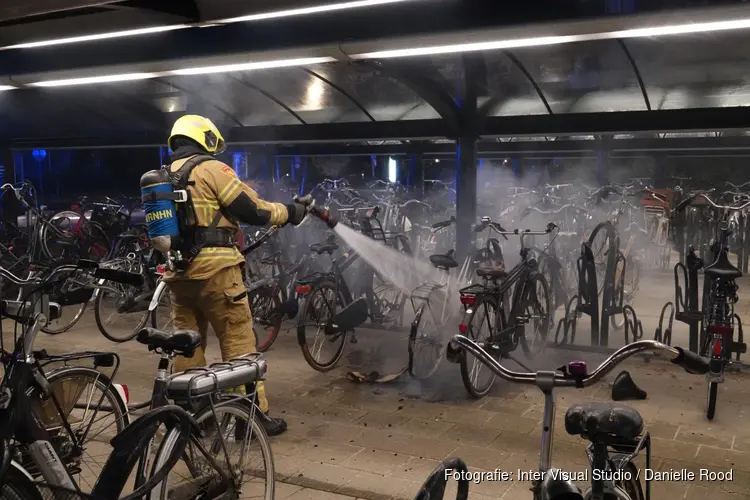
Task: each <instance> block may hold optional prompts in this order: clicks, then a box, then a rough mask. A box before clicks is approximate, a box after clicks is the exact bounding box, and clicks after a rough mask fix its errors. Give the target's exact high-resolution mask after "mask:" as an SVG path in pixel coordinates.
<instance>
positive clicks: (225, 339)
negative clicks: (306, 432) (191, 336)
mask: <svg viewBox="0 0 750 500" xmlns="http://www.w3.org/2000/svg"><path fill="white" fill-rule="evenodd" d="M168 285H169V290H170V292H171V294H170V298H171V300H172V314H173V316H174V324H175V328H177V329H182V330H195V331H198V332H199V333H200V334H201V337H202V338H203V342H202V346H201V347H199V348H198V349H197V350H196V351H195V356H193V357H192V358H185V357H183V356H178V357H177V359H176V360H175V364H174V370H175V372H179V371H184V370H187V369H188V368H196V367H200V366H206V356H205V349H206V343H207V342H206V340H207V333H208V325H209V324H210V325H211V327H212V328H213V330H214V332H215V333H216V336H217V337H218V339H219V345H220V346H221V359H222V361H228V360H230V359H232V358H236V357H238V356H242V355H244V354H248V353H251V352H255V334H253V318H252V315H251V314H250V306H249V304H248V301H247V294H246V293H245V292H246V290H245V284H244V282H243V279H242V267H241V265H240V264H238V265H235V266H231V267H225V268H223V269H221V270H219V271H217V272H216V273H215V274H213V275H212V276H211V277H210V278H208V279H205V280H176V281H170V282H169V283H168ZM257 390H258V405H259V406H260V409H261V410H262V411H263V412H268V400H267V399H266V393H265V390H264V388H263V383H262V382H259V383H258V388H257Z"/></svg>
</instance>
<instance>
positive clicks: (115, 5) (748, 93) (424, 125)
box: [0, 0, 750, 147]
mask: <svg viewBox="0 0 750 500" xmlns="http://www.w3.org/2000/svg"><path fill="white" fill-rule="evenodd" d="M38 3H39V4H46V5H48V8H53V6H55V5H56V6H57V7H54V8H64V5H72V4H74V3H77V4H84V3H86V2H82V1H80V0H78V1H77V2H73V1H72V0H70V1H65V0H47V1H46V2H38ZM88 3H89V4H106V5H103V6H101V5H99V6H97V8H100V9H105V10H110V11H113V12H122V11H125V12H131V13H132V12H136V13H137V12H138V11H139V9H137V8H135V7H132V5H131V4H132V2H95V1H93V0H92V1H89V2H88ZM209 3H210V4H211V5H213V7H211V8H212V9H215V10H214V11H213V12H214V13H213V14H210V15H217V16H219V17H220V16H221V15H226V13H228V12H230V11H231V9H232V8H234V9H236V10H237V9H240V7H239V5H240V4H241V3H242V2H232V1H230V0H220V1H215V0H211V1H210V2H208V1H205V2H200V1H199V2H197V4H198V7H199V8H200V9H201V10H204V11H205V10H206V9H209V7H208V5H209ZM267 3H272V2H271V0H269V1H268V2H267ZM273 3H274V5H275V6H279V5H280V4H279V2H273ZM296 3H297V4H300V2H296ZM308 4H309V2H308ZM24 5H26V3H24V2H21V1H16V0H12V1H9V2H4V3H3V7H2V9H0V19H3V18H6V19H7V17H8V16H12V15H16V16H19V17H20V16H21V15H23V16H26V15H30V14H29V12H30V11H29V10H28V9H26V10H23V9H24V7H23V6H24ZM253 5H254V7H257V8H258V9H259V10H263V9H262V8H261V7H262V3H261V2H254V3H253ZM14 6H15V9H16V10H13V7H14ZM220 9H225V10H224V11H222V12H219V10H220ZM14 12H15V14H13V13H14ZM162 14H163V13H162ZM162 14H157V15H162ZM149 15H153V12H151V13H150V14H149ZM163 15H167V16H168V15H170V14H163ZM201 15H204V14H201ZM748 17H750V14H748ZM72 19H75V17H73V18H72ZM65 20H68V21H69V20H70V18H68V17H64V18H62V19H61V20H60V21H61V22H62V21H65ZM45 22H52V21H45ZM66 22H67V21H66ZM10 28H13V26H11V27H9V28H8V27H5V26H3V24H2V22H0V38H1V37H5V36H6V35H7V34H8V33H9V32H7V31H6V30H8V29H10ZM79 29H80V27H79ZM451 36H454V37H456V36H460V35H457V34H454V35H451ZM10 38H12V37H10ZM10 38H9V39H10ZM3 41H5V38H3ZM386 42H387V41H386ZM384 43H385V42H384ZM748 44H750V30H731V31H720V32H714V33H709V34H690V35H679V36H669V37H649V38H646V37H644V38H628V39H624V40H622V39H617V38H611V39H599V40H589V41H583V42H576V43H567V44H561V45H549V46H544V47H526V48H516V49H513V50H495V51H484V52H475V53H472V54H469V55H465V54H464V55H462V54H446V55H436V56H423V57H415V58H403V59H392V60H383V61H380V60H360V61H347V60H345V59H344V60H339V61H336V62H330V63H324V64H314V65H308V66H304V67H288V68H277V69H265V70H254V71H244V72H225V73H219V74H209V75H193V76H174V75H165V76H159V77H156V78H152V79H148V80H143V81H132V82H120V83H107V84H96V85H80V86H71V87H59V88H22V89H16V90H10V91H5V92H0V141H2V142H4V143H6V144H7V145H8V146H10V147H42V146H44V147H53V146H62V145H64V144H65V143H66V141H68V142H70V144H71V145H73V144H75V145H78V146H85V145H87V144H89V145H92V146H96V145H105V144H111V145H116V144H123V145H124V144H129V145H133V144H163V143H164V141H165V140H166V136H167V133H168V129H169V127H170V126H171V123H172V122H173V121H174V119H176V118H177V117H178V116H180V115H181V114H185V113H197V114H203V115H206V116H208V117H210V118H211V119H212V120H214V121H215V122H216V123H217V125H218V126H219V127H220V128H221V129H222V130H224V131H225V135H227V138H228V140H230V141H233V142H236V143H245V144H246V143H255V142H263V143H266V142H279V143H288V142H304V141H305V140H311V141H324V140H330V141H333V140H352V141H354V140H366V139H373V140H378V139H387V138H398V137H414V138H422V139H430V138H434V137H443V136H451V134H452V132H453V129H451V128H450V127H448V128H447V129H446V128H441V126H438V123H439V122H441V121H445V120H448V121H450V119H451V118H455V116H452V114H460V113H461V112H462V111H461V110H462V109H463V108H465V107H466V102H467V101H466V100H467V98H468V99H473V95H472V96H469V94H467V85H469V83H468V82H471V85H472V86H473V88H475V93H476V100H477V108H478V112H479V115H480V117H487V120H485V121H486V123H488V124H492V125H493V126H492V127H491V128H490V129H487V130H485V131H478V133H479V135H484V136H511V135H516V134H513V130H512V129H513V128H514V126H515V125H516V124H517V125H518V129H519V131H518V134H517V135H533V134H532V132H533V130H534V124H535V123H537V124H539V127H540V128H539V130H540V132H539V133H540V134H542V133H544V134H553V133H558V134H560V133H562V134H567V135H574V134H595V133H597V132H611V133H614V132H633V131H636V130H643V131H651V132H664V131H669V130H704V129H711V130H717V129H744V128H749V129H750V117H747V118H744V115H745V114H746V113H744V112H742V110H741V108H742V107H745V106H748V105H750V76H748V75H750V54H749V53H748V52H747V50H746V47H747V46H748ZM12 52H14V51H12ZM187 52H189V51H187V49H186V53H187ZM26 53H27V54H28V53H29V52H28V51H27V52H26ZM113 57H114V56H113ZM19 78H20V77H19ZM730 108H731V109H730ZM686 110H693V111H695V110H711V112H712V113H713V114H712V115H711V118H710V120H708V119H706V120H704V119H695V120H693V119H692V118H691V119H689V120H688V119H686V118H687V117H696V118H697V117H701V116H703V115H698V114H691V115H687V114H684V113H679V112H681V111H686ZM723 111H726V113H727V114H723ZM672 112H673V113H672ZM728 113H734V114H733V115H732V116H733V118H732V119H731V120H730V119H727V120H726V125H725V126H722V123H724V122H722V117H723V116H726V117H729V116H730V115H729V114H728ZM747 114H748V115H750V113H747ZM655 116H659V117H661V118H659V120H655V121H652V120H651V118H652V117H655ZM534 117H538V121H536V122H534V121H533V120H532V119H534ZM620 117H625V118H627V120H629V121H628V124H627V126H625V125H623V127H622V128H619V127H618V126H617V124H616V123H615V124H611V123H610V124H608V125H606V126H605V125H604V123H605V121H606V120H609V122H612V121H615V118H617V119H618V120H619V119H620ZM665 117H666V118H665ZM625 118H623V119H625ZM667 118H668V119H667ZM441 119H445V120H441ZM544 120H546V121H544ZM545 123H546V124H550V123H554V124H555V127H556V128H554V130H553V129H545V127H547V126H550V127H551V125H545ZM584 123H585V126H584V125H582V124H584ZM597 123H602V124H603V125H602V129H601V130H597V129H596V127H597V125H596V124H597ZM618 123H619V122H618ZM622 123H625V122H624V121H623V122H622ZM304 127H306V128H304ZM638 127H640V128H638ZM521 129H522V130H521ZM285 130H295V131H298V132H295V134H292V135H287V134H286V133H285V132H282V131H285ZM355 130H367V132H366V133H365V132H362V133H356V134H355V133H354V131H355ZM277 131H278V132H277ZM305 131H308V132H305ZM348 132H351V135H347V133H348ZM399 134H404V135H399ZM307 137H309V139H306V138H307Z"/></svg>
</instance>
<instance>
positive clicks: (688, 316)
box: [657, 252, 703, 353]
mask: <svg viewBox="0 0 750 500" xmlns="http://www.w3.org/2000/svg"><path fill="white" fill-rule="evenodd" d="M686 263H687V265H685V264H683V263H682V262H678V263H677V264H675V266H674V304H673V305H672V303H671V302H667V304H665V305H664V308H666V307H667V305H672V313H671V314H670V320H669V330H670V332H669V333H670V336H669V338H670V340H671V333H672V332H671V330H672V319H676V320H677V321H680V322H682V323H685V324H687V325H688V326H689V327H690V334H689V344H688V345H689V349H690V350H691V351H693V352H695V353H697V352H698V337H699V334H700V323H701V321H702V318H703V314H702V313H701V311H700V308H699V305H698V270H700V269H701V268H702V267H703V261H701V259H700V258H699V257H697V256H696V255H695V253H692V252H689V253H688V256H687V258H686ZM680 270H682V275H683V279H684V282H685V289H684V291H683V289H682V287H680ZM663 317H664V309H662V317H661V318H660V319H659V328H658V329H657V335H659V334H660V333H661V332H665V330H664V329H663V324H662V321H663Z"/></svg>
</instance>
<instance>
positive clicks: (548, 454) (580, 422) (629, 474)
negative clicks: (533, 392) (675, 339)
mask: <svg viewBox="0 0 750 500" xmlns="http://www.w3.org/2000/svg"><path fill="white" fill-rule="evenodd" d="M643 351H665V352H668V353H670V354H671V355H672V356H673V358H672V360H671V361H672V363H674V364H677V365H680V366H682V367H683V368H684V369H685V370H686V371H687V372H688V373H698V374H700V373H706V372H708V370H709V363H708V361H707V360H706V359H704V358H702V357H701V356H699V355H697V354H695V353H692V352H690V351H688V350H684V349H682V348H680V347H670V346H668V345H665V344H662V343H659V342H656V341H653V340H640V341H637V342H633V343H631V344H628V345H626V346H624V347H622V348H620V349H619V350H617V351H616V352H615V353H614V354H612V355H611V356H610V357H609V358H607V359H606V360H605V361H604V362H603V363H602V364H601V365H599V366H598V367H597V368H596V369H595V370H594V371H593V372H591V373H589V372H588V368H587V366H586V363H585V362H583V361H573V362H570V363H568V364H567V365H566V366H563V367H561V368H559V369H558V370H556V371H538V372H536V373H532V372H528V373H523V372H520V373H519V372H513V371H510V370H508V369H507V368H505V367H504V366H502V365H501V364H500V363H499V362H498V361H497V360H496V359H495V358H494V357H493V355H491V354H490V353H488V352H487V351H486V350H485V349H483V348H482V347H481V346H480V345H478V344H477V343H475V342H474V341H472V340H471V339H469V338H467V337H464V336H463V335H456V336H455V337H454V338H453V340H452V341H451V343H450V345H449V347H448V359H449V360H450V361H452V362H460V360H461V359H464V358H465V357H466V353H467V352H468V353H470V354H471V355H472V356H474V357H475V358H476V359H477V360H479V361H480V362H481V363H482V364H483V365H484V366H486V367H488V368H489V369H490V370H491V371H492V372H493V373H494V374H495V375H496V376H498V377H500V378H502V379H504V380H507V381H508V382H514V383H519V384H529V385H536V386H537V387H538V388H539V390H540V391H542V394H544V416H543V418H542V443H541V447H540V453H539V466H538V469H537V470H538V472H539V473H540V474H539V477H541V479H540V478H538V477H537V476H535V477H534V479H533V482H532V486H531V491H532V498H533V499H534V500H562V499H564V500H583V499H584V498H585V499H587V500H604V499H609V498H617V499H618V500H650V498H651V482H650V481H649V480H648V479H647V480H646V494H645V496H644V494H643V488H642V486H641V483H640V480H639V479H638V478H639V477H640V476H639V474H638V468H637V467H636V465H635V464H634V463H633V459H634V458H635V457H636V456H637V455H638V454H639V453H640V452H641V451H642V450H644V449H645V450H646V468H651V436H650V434H649V433H648V432H645V433H644V432H643V430H644V423H643V418H642V417H641V415H640V414H639V413H638V411H636V410H635V409H633V408H630V407H628V406H625V405H622V404H620V403H598V402H591V403H583V404H574V405H573V406H571V407H570V408H568V410H567V412H566V413H565V430H566V431H567V433H568V434H570V435H572V436H581V437H583V438H584V439H586V440H588V441H589V442H590V444H589V446H588V448H587V450H586V454H587V456H588V460H589V464H590V466H591V470H593V471H596V470H598V471H604V472H605V473H603V474H599V475H596V476H595V475H593V474H592V475H591V479H592V480H591V486H589V487H588V488H587V489H586V491H585V492H584V493H583V494H581V491H580V489H579V488H578V487H577V486H576V485H575V483H574V482H573V481H572V480H571V478H570V477H569V476H570V474H568V473H565V472H562V471H560V470H559V469H554V468H553V466H552V445H553V438H554V430H555V425H554V424H555V409H556V403H555V393H554V389H555V388H557V387H575V388H578V389H582V388H585V387H589V386H591V385H594V384H595V383H597V382H598V381H599V380H601V379H602V378H603V377H604V376H605V375H607V374H608V373H609V372H611V371H612V370H613V369H614V368H615V366H617V365H618V364H620V363H621V362H622V361H624V360H625V359H627V358H629V357H631V356H633V355H635V354H637V353H639V352H643ZM618 471H619V472H620V474H612V473H613V472H618ZM430 498H431V500H439V499H440V498H442V496H440V497H438V498H433V497H430Z"/></svg>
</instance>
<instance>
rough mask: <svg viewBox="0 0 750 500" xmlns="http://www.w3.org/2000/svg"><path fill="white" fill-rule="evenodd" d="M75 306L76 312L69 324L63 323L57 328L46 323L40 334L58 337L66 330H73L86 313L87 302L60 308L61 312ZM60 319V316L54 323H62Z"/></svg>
mask: <svg viewBox="0 0 750 500" xmlns="http://www.w3.org/2000/svg"><path fill="white" fill-rule="evenodd" d="M63 284H64V283H63ZM59 286H61V285H59ZM76 306H77V307H78V311H77V312H76V313H75V315H74V316H73V319H72V320H70V322H68V323H63V325H62V326H59V327H53V326H51V323H49V322H48V323H47V325H45V326H43V327H42V328H41V330H42V332H44V333H46V334H47V335H59V334H61V333H65V332H67V331H68V330H70V329H71V328H73V327H74V326H75V325H76V324H77V323H78V322H79V321H80V320H81V318H82V317H83V314H84V313H85V312H86V309H87V308H88V306H89V302H88V301H86V302H83V303H82V304H73V305H71V306H61V308H62V309H61V311H64V310H65V308H66V307H70V308H73V307H76ZM62 318H63V317H62V316H60V318H58V319H57V320H56V321H58V322H60V323H62V321H61V320H62Z"/></svg>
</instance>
